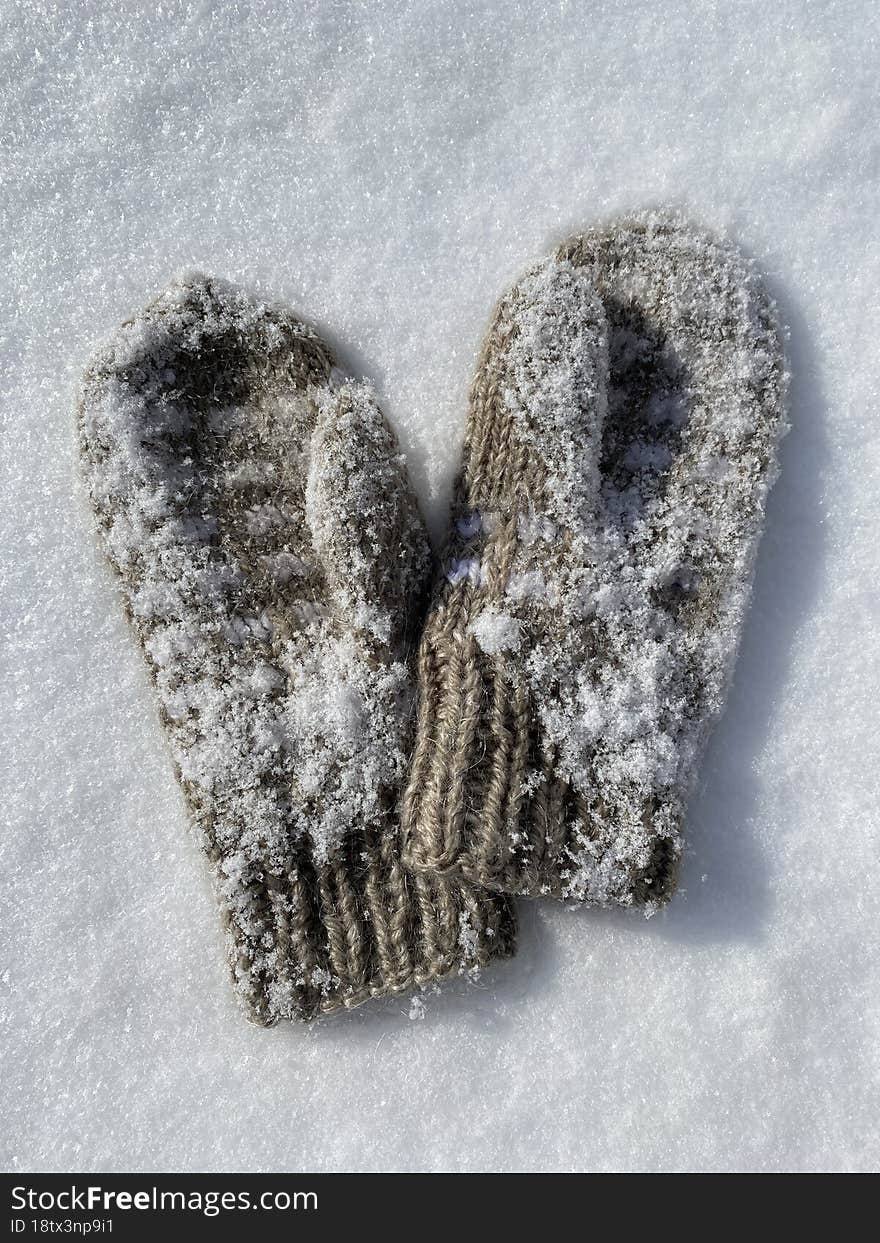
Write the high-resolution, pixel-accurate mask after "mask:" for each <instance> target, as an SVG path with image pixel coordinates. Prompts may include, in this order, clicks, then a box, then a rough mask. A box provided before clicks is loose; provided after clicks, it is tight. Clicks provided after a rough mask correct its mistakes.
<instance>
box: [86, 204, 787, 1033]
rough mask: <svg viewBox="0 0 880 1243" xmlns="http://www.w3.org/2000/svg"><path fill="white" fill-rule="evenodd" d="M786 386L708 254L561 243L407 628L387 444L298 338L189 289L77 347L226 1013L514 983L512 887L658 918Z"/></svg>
mask: <svg viewBox="0 0 880 1243" xmlns="http://www.w3.org/2000/svg"><path fill="white" fill-rule="evenodd" d="M785 386H786V374H785V366H784V361H783V353H782V348H781V343H780V337H779V332H778V329H777V327H776V324H775V320H774V314H773V307H772V304H771V303H770V302H769V300H768V299H767V298H766V296H765V295H764V294H763V293H762V291H761V289H760V287H759V285H758V283H757V282H756V280H755V278H754V276H753V274H752V272H751V270H750V268H749V267H748V265H747V264H746V263H745V262H744V261H743V260H742V259H741V258H740V257H739V256H738V254H737V253H736V252H735V251H734V250H733V249H732V248H731V247H730V246H729V245H727V244H725V243H722V242H719V241H717V240H714V239H712V238H710V237H708V236H706V235H704V234H702V233H700V232H699V231H697V230H695V229H693V227H691V226H690V225H688V224H687V223H686V222H684V221H683V220H682V219H681V218H680V217H678V216H676V215H672V214H668V213H643V214H642V215H639V216H634V217H627V218H624V219H622V220H620V221H618V222H616V223H613V224H611V225H610V226H607V227H603V228H599V229H596V230H594V231H592V232H589V233H587V234H585V235H583V236H581V237H577V238H574V239H573V240H571V241H569V242H567V243H565V244H564V245H562V246H561V247H560V248H559V249H558V250H557V251H556V253H555V254H554V255H552V256H551V257H550V258H549V259H547V260H545V261H544V262H542V263H539V264H537V265H536V266H535V267H533V268H531V269H530V270H529V271H528V272H527V273H526V275H525V276H524V277H523V278H522V279H521V280H520V281H519V282H518V283H517V284H516V285H515V286H514V288H513V289H512V290H511V291H510V292H509V293H508V294H506V295H505V297H504V298H502V300H501V302H500V303H499V305H498V307H497V310H496V312H495V316H494V318H493V320H492V323H491V326H490V329H489V333H488V336H487V338H486V341H485V344H484V346H483V350H482V354H481V357H480V361H479V365H478V369H477V375H476V380H475V382H474V386H473V392H472V398H471V408H470V416H469V420H468V426H467V433H466V438H465V445H464V458H463V465H462V470H461V475H460V479H459V482H458V487H457V496H456V500H455V504H454V511H453V520H452V529H451V535H450V539H449V547H448V551H447V555H446V558H445V561H444V564H443V568H442V572H441V577H440V581H439V584H438V585H437V587H436V589H435V593H434V598H433V601H432V602H431V604H430V606H429V607H428V605H427V597H428V594H429V592H428V588H429V586H430V575H431V558H430V550H429V546H428V541H427V537H426V534H425V530H424V527H423V524H422V520H421V517H420V515H419V511H418V506H417V504H416V501H415V499H414V497H413V494H412V491H411V488H410V485H409V482H408V480H407V476H406V469H405V466H404V463H403V459H402V458H401V456H400V454H399V451H398V447H397V444H396V442H395V439H394V436H393V434H392V432H391V431H390V429H389V427H388V426H387V424H386V423H385V421H384V419H383V418H382V415H381V413H380V411H379V409H378V407H377V405H376V402H375V399H374V397H373V395H372V393H371V391H370V389H369V388H367V387H366V386H363V385H359V384H354V383H347V382H343V381H342V380H341V379H340V378H339V373H338V372H337V370H336V368H335V367H334V363H333V359H332V357H331V354H330V351H329V350H328V348H327V347H326V345H324V343H323V342H322V341H321V340H320V339H319V338H318V336H317V335H316V334H315V332H314V331H313V330H312V329H311V328H309V327H307V326H306V325H305V324H303V323H302V322H301V321H299V320H298V319H297V318H296V317H295V316H294V315H293V314H292V313H290V312H289V311H287V310H286V309H284V308H282V307H278V306H273V305H267V304H266V303H264V302H260V301H259V300H256V299H254V298H252V297H250V296H248V295H245V294H243V293H242V292H240V291H238V290H236V289H234V288H232V287H231V286H228V285H225V284H223V283H221V282H219V281H214V280H208V279H207V278H205V277H201V276H191V277H188V278H184V279H182V280H180V281H178V282H175V283H174V284H172V285H171V287H170V288H169V289H168V290H167V291H166V292H165V293H164V294H162V295H161V296H160V297H159V298H158V299H156V300H155V301H154V302H153V303H151V304H150V305H149V306H148V307H147V308H146V310H145V311H144V312H143V313H142V314H141V315H139V316H138V317H137V318H135V319H133V320H131V321H129V322H128V323H126V324H124V325H123V326H122V328H121V329H120V330H119V331H118V332H117V333H116V334H115V335H114V336H113V337H112V338H111V339H110V341H109V342H108V343H107V344H106V345H105V346H104V347H103V348H102V349H101V350H100V351H99V352H98V354H97V355H96V357H95V358H94V359H93V361H92V363H91V364H90V366H89V368H88V370H87V372H86V375H85V378H84V381H83V385H82V390H81V395H80V401H79V429H80V442H81V450H82V457H83V461H84V467H85V474H86V482H87V486H88V490H89V494H90V497H91V501H92V504H93V507H94V510H95V513H96V515H97V518H98V525H99V528H100V531H101V534H102V538H103V543H104V547H105V550H106V553H107V555H108V557H109V559H110V561H111V563H112V565H113V566H114V567H115V569H116V571H117V572H118V575H119V578H120V580H121V585H122V592H123V597H124V601H125V606H126V610H127V613H128V615H129V618H130V620H131V622H132V625H133V627H134V630H135V632H136V634H137V636H138V638H139V640H140V643H141V646H142V647H143V650H144V654H145V656H146V659H147V663H148V666H149V668H150V671H151V674H152V677H153V680H154V683H155V686H156V691H157V694H158V698H159V703H160V712H161V718H162V721H163V724H164V726H165V729H166V732H167V735H168V739H169V741H170V745H171V750H172V754H173V758H174V762H175V765H176V769H177V772H178V776H179V779H180V782H181V785H182V788H183V791H184V793H185V796H186V799H187V802H188V804H189V807H190V810H191V813H192V816H193V819H194V821H195V823H196V825H197V827H198V829H199V833H200V838H201V841H202V843H203V845H204V848H205V850H206V852H207V854H208V856H209V858H210V860H211V862H212V864H213V870H214V875H215V880H216V888H217V893H218V898H219V902H220V906H221V910H222V912H223V917H224V922H225V926H226V930H227V946H228V954H229V960H230V964H231V968H232V974H233V979H234V982H235V987H236V991H237V993H238V995H239V997H240V999H241V1000H242V1001H243V1003H244V1004H245V1006H246V1008H247V1010H248V1013H249V1014H250V1016H251V1017H252V1018H253V1019H255V1020H256V1021H257V1022H261V1023H272V1022H274V1021H276V1020H277V1019H279V1018H283V1017H300V1018H308V1017H311V1016H312V1015H314V1014H316V1013H319V1012H326V1011H332V1010H336V1009H339V1008H342V1007H350V1006H353V1005H356V1004H358V1003H360V1002H361V1001H363V1000H365V999H366V998H368V997H371V996H377V995H382V994H388V993H397V992H400V991H402V990H404V989H407V988H411V987H413V986H418V985H424V984H427V983H430V982H432V981H435V980H438V979H440V978H442V977H444V976H447V975H450V974H453V973H456V972H461V971H465V970H467V969H469V968H472V967H473V968H476V967H480V966H482V965H484V964H485V963H487V962H488V961H489V960H490V959H491V958H493V957H496V956H504V955H508V954H510V953H512V952H513V945H514V919H513V913H512V909H511V905H510V900H509V898H508V897H507V896H505V895H507V894H527V895H540V894H550V895H554V896H557V897H564V898H569V899H572V900H575V901H580V902H590V903H595V904H600V905H609V904H623V905H629V904H632V903H644V904H646V905H649V906H653V905H657V904H659V903H661V902H662V901H664V900H665V899H666V898H667V897H668V896H669V894H670V893H671V891H672V888H673V886H674V882H675V872H676V863H677V860H678V857H679V854H680V851H681V837H680V830H681V822H682V818H683V810H684V804H685V799H686V797H687V794H688V790H689V788H690V786H691V784H692V781H693V777H694V772H695V767H696V763H697V760H698V758H699V753H700V749H701V746H702V744H703V741H704V739H705V735H706V732H707V728H708V725H709V724H710V723H711V720H712V718H713V717H714V716H715V715H716V714H717V713H718V711H719V709H720V706H721V701H722V696H723V692H724V685H725V681H726V678H727V675H728V673H729V671H730V667H731V664H732V659H733V655H734V651H735V648H736V643H737V638H738V634H739V630H740V625H741V621H742V616H743V612H744V609H745V605H746V600H747V594H748V587H749V581H750V577H751V569H752V562H753V559H754V552H755V547H756V543H757V537H758V534H759V530H760V526H761V522H762V518H763V512H764V506H765V501H766V497H767V492H768V490H769V487H770V485H771V483H772V480H773V476H774V473H775V460H776V446H777V441H778V439H779V437H780V435H781V434H782V432H783V430H784V427H785V418H784V397H785ZM426 607H428V613H427V617H425V609H426ZM417 645H419V650H418V658H417V680H418V707H417V710H416V708H415V705H414V691H415V685H416V674H415V671H414V665H415V664H416V662H415V661H414V659H413V657H414V649H415V647H416V646H417Z"/></svg>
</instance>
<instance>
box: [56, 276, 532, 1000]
mask: <svg viewBox="0 0 880 1243" xmlns="http://www.w3.org/2000/svg"><path fill="white" fill-rule="evenodd" d="M337 376H338V373H337V371H336V369H335V367H334V363H333V359H332V356H331V354H330V351H329V350H328V349H327V347H326V346H325V345H324V344H323V342H322V341H321V340H320V339H319V338H318V336H317V335H316V334H315V333H314V331H313V330H312V329H310V328H308V327H307V326H306V325H305V324H303V323H301V322H300V321H299V320H298V319H297V318H295V317H294V316H293V315H292V314H291V313H290V312H288V311H287V310H285V309H284V308H281V307H278V306H272V305H267V304H265V303H263V302H260V301H258V300H255V299H253V298H251V297H249V296H247V295H245V294H243V293H241V292H240V291H238V290H236V289H234V288H232V287H231V286H229V285H226V284H224V283H222V282H220V281H215V280H208V279H206V278H204V277H202V276H198V275H196V276H190V277H186V278H183V279H181V280H179V281H177V282H175V283H174V284H172V285H171V287H170V288H169V289H168V290H166V292H165V293H163V294H162V295H161V296H160V297H159V298H157V299H156V300H155V301H154V302H153V303H151V305H149V306H148V307H147V308H146V309H145V310H144V311H143V313H142V314H140V315H139V316H137V317H136V318H134V319H132V320H130V321H129V322H128V323H126V324H124V325H123V326H122V328H121V329H119V331H118V332H117V333H116V334H115V335H114V336H113V337H112V338H111V339H110V340H109V341H108V342H107V343H106V345H105V346H104V347H103V348H102V349H101V350H100V351H99V352H98V353H97V355H96V356H95V357H94V359H93V360H92V362H91V364H90V366H89V367H88V369H87V372H86V375H85V378H84V381H83V384H82V388H81V393H80V399H79V406H78V410H79V435H80V446H81V451H82V459H83V462H84V470H85V476H86V483H87V487H88V491H89V495H90V498H91V501H92V505H93V507H94V510H95V513H96V515H97V519H98V525H99V529H100V531H101V535H102V540H103V545H104V548H105V551H106V553H107V556H108V558H109V560H110V561H111V563H112V565H113V566H114V568H115V569H116V571H117V572H118V575H119V578H120V580H121V587H122V594H123V598H124V603H125V608H126V612H127V614H128V617H129V619H130V621H131V623H132V625H133V627H134V630H135V632H136V634H137V636H138V639H139V640H140V643H141V646H142V648H143V651H144V654H145V657H146V660H147V663H148V666H149V669H150V672H151V674H152V678H153V681H154V683H155V688H156V691H157V695H158V700H159V705H160V714H161V719H162V722H163V724H164V726H165V730H166V733H167V737H168V740H169V742H170V746H171V751H172V755H173V759H174V763H175V767H176V770H177V773H178V777H179V780H180V783H181V786H182V788H183V791H184V794H185V796H186V800H187V803H188V805H189V808H190V811H191V814H192V817H193V819H194V821H195V823H196V825H197V827H198V830H199V836H200V839H201V842H202V844H203V846H204V849H205V851H206V853H207V854H208V856H209V858H210V860H211V863H212V864H213V872H214V877H215V882H216V890H217V895H218V899H219V903H220V907H221V910H222V914H223V919H224V923H225V927H226V937H227V947H228V956H229V961H230V965H231V969H232V975H233V980H234V985H235V989H236V992H237V994H238V996H239V998H240V1000H241V1001H242V1002H243V1003H244V1005H245V1008H246V1010H247V1012H248V1014H249V1016H250V1017H251V1018H252V1019H254V1020H255V1021H256V1022H259V1023H264V1024H269V1023H273V1022H275V1021H276V1020H277V1019H279V1018H290V1017H299V1018H308V1017H311V1016H312V1015H314V1014H316V1013H319V1012H326V1011H332V1010H336V1009H339V1008H341V1007H350V1006H353V1005H356V1004H358V1003H359V1002H361V1001H363V1000H365V999H366V998H368V997H371V996H377V995H382V994H389V993H398V992H400V991H402V990H404V989H407V988H411V987H414V986H417V985H424V984H428V983H430V982H432V981H434V980H438V979H440V978H442V977H444V976H447V975H450V974H452V973H455V972H458V971H465V970H469V969H471V968H477V967H479V966H481V965H483V964H485V963H486V962H487V961H488V960H489V959H490V958H492V957H494V956H499V955H500V956H503V955H506V954H509V953H511V952H512V949H513V940H514V923H513V915H512V910H511V907H510V904H509V901H508V899H506V898H505V897H503V896H500V895H492V894H489V893H487V892H486V891H484V890H481V889H477V888H476V887H474V886H473V885H471V884H470V882H468V881H466V880H464V879H460V878H449V879H447V878H445V877H434V876H431V875H427V874H424V875H420V876H413V875H408V874H407V873H405V871H404V869H403V866H402V862H401V849H400V846H401V843H400V832H399V817H398V806H397V805H398V801H399V793H400V790H401V786H402V783H403V781H404V778H405V772H406V763H407V760H408V755H409V751H410V747H411V734H412V725H413V708H412V698H413V682H412V668H411V660H410V650H411V647H412V645H413V643H414V642H415V641H416V640H417V638H418V634H419V628H420V623H421V618H422V614H423V612H424V606H425V602H426V599H427V595H428V589H429V587H430V550H429V545H428V540H427V536H426V533H425V529H424V526H423V524H422V520H421V517H420V515H419V511H418V506H417V504H416V501H415V498H414V496H413V494H412V491H411V488H410V485H409V482H408V479H407V475H406V469H405V466H404V462H403V459H402V458H401V456H400V454H399V451H398V447H397V444H396V442H395V439H394V436H393V434H392V432H391V431H390V429H389V427H388V426H387V424H386V423H385V421H384V419H383V417H382V415H381V413H380V411H379V409H378V407H377V405H376V402H375V400H374V397H373V395H372V393H371V391H370V390H369V388H367V387H365V386H362V385H357V384H346V383H341V382H339V380H338V378H337Z"/></svg>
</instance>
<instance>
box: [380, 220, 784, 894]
mask: <svg viewBox="0 0 880 1243" xmlns="http://www.w3.org/2000/svg"><path fill="white" fill-rule="evenodd" d="M786 379H787V377H786V369H785V363H784V358H783V350H782V345H781V337H780V333H779V330H778V328H777V325H776V320H775V312H774V308H773V305H772V303H771V302H770V300H769V298H768V297H767V295H766V294H765V293H764V292H763V290H762V287H761V285H760V283H759V281H758V280H757V278H756V276H755V275H754V272H753V271H752V269H751V267H750V266H749V264H748V263H746V262H745V260H744V259H743V258H742V256H741V255H740V254H739V253H738V252H737V250H736V249H735V248H734V247H733V246H732V245H730V244H729V243H727V242H726V241H722V240H719V239H718V238H715V237H713V236H711V235H709V234H708V233H706V232H705V231H703V230H702V229H699V228H696V227H695V226H694V225H692V224H691V223H690V222H689V221H687V220H686V219H685V218H683V217H682V216H681V215H680V214H678V213H676V212H668V211H659V212H657V211H652V212H642V213H639V214H636V215H632V216H627V217H624V218H622V219H619V220H616V221H613V222H611V223H610V224H608V225H603V226H599V227H597V228H595V229H592V230H590V231H589V232H587V233H585V234H583V235H582V236H579V237H575V238H572V239H571V240H570V241H568V242H566V243H564V244H563V245H561V246H560V247H559V248H558V249H557V251H556V252H555V253H554V254H553V255H551V256H550V257H549V258H548V259H546V260H544V261H543V262H542V263H539V264H537V265H535V266H534V267H533V268H531V269H530V270H529V271H528V272H527V273H526V274H525V276H524V277H523V278H522V279H521V280H520V281H519V282H518V283H517V284H516V285H515V286H514V288H513V289H512V290H511V291H510V292H509V293H507V294H506V295H505V296H504V297H503V298H502V300H501V302H500V303H499V304H498V307H497V309H496V311H495V314H494V316H493V319H492V322H491V325H490V328H489V331H488V335H487V337H486V340H485V342H484V345H483V349H482V352H481V355H480V359H479V363H478V366H477V371H476V376H475V379H474V383H473V389H472V393H471V402H470V412H469V417H468V423H467V430H466V436H465V442H464V448H463V455H462V466H461V472H460V476H459V480H458V483H457V488H456V494H455V498H454V504H453V519H452V525H451V530H450V535H449V540H448V546H447V551H446V555H445V560H444V565H443V568H442V573H441V577H440V580H439V582H438V585H437V587H436V590H435V595H434V599H433V603H432V605H431V608H430V611H429V615H428V618H427V621H426V623H425V627H424V632H423V635H422V642H421V647H420V651H419V657H418V668H419V699H420V702H419V709H418V729H417V738H416V746H415V752H414V757H413V761H412V766H411V771H410V778H409V783H408V787H407V791H406V795H405V800H404V811H403V825H404V836H405V842H406V845H405V856H404V857H405V861H406V863H407V865H408V866H409V867H410V868H412V869H413V870H414V871H415V872H416V873H417V874H420V875H428V874H433V875H446V876H449V875H453V874H458V875H461V876H463V877H466V878H467V879H469V880H471V881H472V882H474V883H479V884H484V885H488V886H492V887H494V888H496V889H499V890H503V891H505V892H510V893H518V894H526V895H532V896H537V895H541V894H549V895H554V896H557V897H561V898H567V899H571V900H573V901H576V902H588V903H595V904H598V905H610V904H624V905H628V904H631V903H643V904H646V905H648V906H649V907H651V906H655V905H657V904H658V903H661V902H663V901H664V900H665V899H666V898H667V897H668V896H669V895H670V893H671V892H672V889H673V887H674V884H675V875H676V865H677V861H678V859H679V856H680V852H681V844H682V838H681V826H682V821H683V816H684V810H685V805H686V800H687V796H688V793H689V790H690V789H691V786H692V784H693V780H694V776H695V773H696V769H697V764H698V759H699V756H700V752H701V750H702V747H703V744H704V741H705V738H706V735H707V731H708V727H709V725H710V724H711V722H712V720H713V719H714V718H715V717H716V716H717V714H718V712H719V711H720V709H721V706H722V702H723V696H724V688H725V685H726V682H727V679H728V676H729V673H730V670H731V667H732V662H733V658H734V654H735V650H736V646H737V641H738V636H739V632H740V628H741V623H742V618H743V614H744V611H745V608H746V604H747V599H748V592H749V585H750V581H751V574H752V565H753V560H754V554H755V549H756V545H757V540H758V535H759V532H760V528H761V524H762V520H763V515H764V508H765V502H766V498H767V493H768V490H769V488H770V485H771V483H772V481H773V479H774V477H775V472H776V448H777V442H778V440H779V437H780V436H781V434H782V432H783V431H784V429H785V414H784V406H785V391H786Z"/></svg>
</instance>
